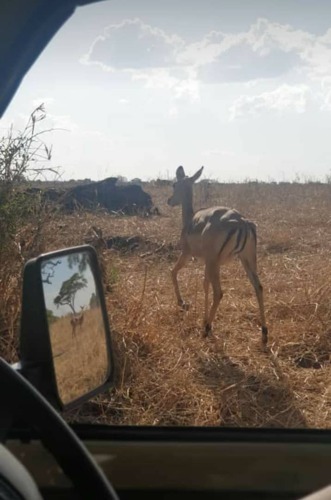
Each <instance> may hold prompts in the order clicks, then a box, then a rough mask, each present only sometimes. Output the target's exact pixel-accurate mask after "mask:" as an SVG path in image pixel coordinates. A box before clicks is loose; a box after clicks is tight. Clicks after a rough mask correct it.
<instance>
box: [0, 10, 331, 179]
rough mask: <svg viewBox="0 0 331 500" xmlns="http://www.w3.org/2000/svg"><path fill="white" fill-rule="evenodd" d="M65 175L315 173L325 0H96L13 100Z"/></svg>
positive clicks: (329, 41)
mask: <svg viewBox="0 0 331 500" xmlns="http://www.w3.org/2000/svg"><path fill="white" fill-rule="evenodd" d="M40 103H44V104H45V107H46V113H47V120H46V121H44V122H43V123H42V125H43V126H45V127H47V128H48V127H51V128H53V129H54V130H53V131H52V132H50V133H49V134H48V135H47V136H45V137H44V138H45V140H46V142H47V143H48V144H52V145H53V158H52V166H60V167H61V172H62V178H63V179H72V178H73V179H84V178H90V179H93V180H101V179H103V178H105V177H109V176H117V175H121V176H123V177H126V178H128V179H132V178H137V177H138V178H140V179H143V180H151V179H155V178H157V177H160V178H165V179H172V178H173V177H174V175H175V170H176V168H177V167H178V166H179V165H183V166H184V168H185V169H186V172H187V173H188V174H191V173H194V172H195V171H196V170H197V169H198V168H199V167H200V166H201V165H204V167H205V169H204V175H203V177H204V178H209V179H217V180H219V181H222V182H231V181H243V180H248V179H251V180H255V179H258V180H263V181H292V180H302V181H306V180H322V181H323V180H325V178H326V176H329V175H330V172H331V141H330V124H331V2H329V1H328V0H314V1H311V0H277V1H276V0H199V1H198V0H158V1H155V0H141V1H139V0H106V1H103V2H100V3H97V4H93V5H90V6H85V7H81V8H79V9H77V10H76V12H75V14H74V15H73V17H72V18H71V19H70V20H69V21H68V22H67V23H66V24H65V25H64V26H63V27H62V29H61V30H60V31H59V32H58V34H57V35H56V36H55V37H54V39H53V40H52V41H51V42H50V44H49V46H48V47H47V48H46V49H45V50H44V52H43V53H42V55H41V56H40V57H39V59H38V60H37V61H36V63H35V64H34V66H33V67H32V68H31V69H30V71H29V73H28V74H27V76H26V77H25V79H24V81H23V83H22V85H21V87H20V89H19V90H18V92H17V93H16V95H15V96H14V98H13V100H12V102H11V104H10V106H9V107H8V109H7V111H6V113H5V115H4V117H3V119H2V120H1V121H0V135H2V132H4V131H5V130H6V128H7V127H9V126H10V124H13V126H14V128H16V129H20V128H22V127H23V124H24V123H25V122H26V120H27V117H28V115H29V114H30V113H31V111H32V110H33V109H34V108H35V107H36V106H37V105H39V104H40Z"/></svg>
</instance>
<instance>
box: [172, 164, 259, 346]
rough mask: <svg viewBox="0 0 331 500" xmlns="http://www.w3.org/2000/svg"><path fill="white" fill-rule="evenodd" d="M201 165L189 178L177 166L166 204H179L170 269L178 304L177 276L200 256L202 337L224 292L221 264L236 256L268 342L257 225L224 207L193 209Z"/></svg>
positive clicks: (181, 168) (208, 329)
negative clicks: (179, 226) (174, 255)
mask: <svg viewBox="0 0 331 500" xmlns="http://www.w3.org/2000/svg"><path fill="white" fill-rule="evenodd" d="M202 170H203V167H201V168H200V170H198V171H197V172H196V173H195V174H194V175H193V176H192V177H187V176H186V175H185V172H184V168H183V167H182V166H180V167H178V168H177V171H176V178H177V181H176V182H175V183H174V185H173V190H174V191H173V195H172V196H171V197H170V198H169V200H168V205H170V206H172V207H174V206H176V205H181V206H182V232H181V237H180V244H181V250H182V251H181V254H180V256H179V259H178V260H177V262H176V264H175V266H174V268H173V269H172V272H171V274H172V281H173V285H174V288H175V293H176V298H177V302H178V305H179V306H181V307H182V308H183V309H187V308H188V306H187V305H186V304H185V303H184V301H183V299H182V297H181V294H180V291H179V287H178V280H177V275H178V272H179V270H180V269H182V267H184V266H185V264H186V263H187V261H188V260H189V259H190V258H191V257H198V258H201V259H202V260H203V261H204V263H205V276H204V291H205V312H204V336H207V335H208V334H209V333H210V332H211V329H212V322H213V320H214V317H215V314H216V311H217V308H218V306H219V303H220V301H221V299H222V296H223V292H222V289H221V283H220V266H222V265H224V264H226V263H227V262H228V261H229V260H230V259H232V258H233V257H235V256H238V257H239V259H240V260H241V263H242V265H243V267H244V269H245V271H246V273H247V276H248V278H249V280H250V282H251V283H252V285H253V287H254V289H255V293H256V297H257V301H258V304H259V309H260V316H261V326H262V343H263V344H266V343H267V341H268V329H267V326H266V321H265V314H264V304H263V288H262V285H261V283H260V280H259V277H258V274H257V262H256V243H257V239H256V226H255V224H254V223H253V222H251V221H249V220H247V219H245V218H244V217H243V216H242V215H241V214H240V213H239V212H237V210H234V209H230V208H226V207H211V208H204V209H201V210H198V211H197V212H194V211H193V184H194V182H195V181H196V180H197V179H199V177H200V176H201V174H202ZM210 285H211V286H212V290H213V302H212V305H211V307H210V309H209V301H208V293H209V287H210Z"/></svg>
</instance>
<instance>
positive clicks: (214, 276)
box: [204, 262, 223, 337]
mask: <svg viewBox="0 0 331 500" xmlns="http://www.w3.org/2000/svg"><path fill="white" fill-rule="evenodd" d="M205 272H206V275H207V278H208V279H209V282H210V283H211V286H212V289H213V303H212V305H211V308H210V312H209V316H208V319H207V320H206V323H205V331H204V337H206V336H207V335H208V334H209V333H210V331H211V325H212V322H213V320H214V318H215V314H216V311H217V308H218V306H219V303H220V302H221V300H222V297H223V292H222V289H221V282H220V276H219V265H218V264H217V263H214V262H211V263H208V264H206V270H205ZM205 299H206V297H205Z"/></svg>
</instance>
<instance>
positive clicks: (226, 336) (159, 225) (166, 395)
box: [0, 183, 331, 428]
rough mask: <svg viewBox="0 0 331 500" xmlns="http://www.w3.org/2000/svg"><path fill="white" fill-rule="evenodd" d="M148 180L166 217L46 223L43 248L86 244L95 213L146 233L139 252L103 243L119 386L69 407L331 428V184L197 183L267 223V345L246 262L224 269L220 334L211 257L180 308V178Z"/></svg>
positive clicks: (115, 231)
mask: <svg viewBox="0 0 331 500" xmlns="http://www.w3.org/2000/svg"><path fill="white" fill-rule="evenodd" d="M145 189H146V191H149V192H150V193H151V195H152V197H153V200H154V203H155V204H156V205H157V206H158V207H159V208H160V210H161V213H162V215H161V216H160V217H158V216H153V217H150V218H139V217H114V216H109V215H104V214H88V213H77V214H76V215H72V216H67V217H65V218H63V217H61V218H58V219H54V220H53V222H52V224H51V225H50V226H49V227H47V229H46V230H44V247H45V248H44V250H54V249H58V248H59V247H63V246H70V245H75V244H79V243H83V242H84V238H85V235H86V233H87V232H88V230H89V228H90V227H91V225H93V224H94V225H97V226H99V227H101V228H102V230H103V234H104V236H105V237H109V238H110V237H113V236H117V235H121V236H136V235H138V236H139V237H140V242H139V245H138V247H136V248H134V249H133V250H132V251H129V250H125V248H124V249H122V250H116V248H112V249H110V250H105V251H103V252H102V259H103V262H104V264H105V269H106V273H107V278H106V279H107V281H108V286H109V289H110V292H109V293H107V295H106V301H107V308H108V314H109V320H110V324H111V328H112V332H113V340H114V350H115V354H116V357H117V360H118V361H117V365H118V370H117V380H116V386H115V387H114V389H112V390H111V391H109V393H108V394H104V395H101V396H99V397H98V398H97V399H96V400H94V401H92V402H90V403H87V404H86V405H84V406H83V407H82V408H81V410H80V411H76V412H74V413H72V414H71V415H70V416H69V418H71V419H77V420H81V421H87V420H88V421H98V422H105V423H110V424H132V425H140V424H150V425H199V426H201V425H203V426H205V425H210V426H218V425H222V426H241V427H245V426H256V427H262V426H264V427H266V426H268V427H318V428H326V427H329V428H330V427H331V384H330V382H331V378H330V375H331V363H330V352H331V282H330V276H331V262H330V254H331V215H330V214H331V197H330V194H331V187H330V186H328V185H322V184H305V185H299V184H293V185H290V184H288V185H287V184H284V185H271V184H270V185H268V184H255V183H251V184H249V183H248V184H241V185H240V184H238V185H211V186H206V185H205V186H202V185H198V186H197V187H196V200H195V201H196V203H195V205H196V207H200V206H212V205H225V206H231V207H235V208H237V209H238V210H240V211H241V212H242V213H243V214H244V215H245V216H247V217H248V218H251V219H252V220H254V221H255V222H256V223H257V226H258V264H259V274H260V278H261V281H262V283H263V285H264V290H265V303H266V315H267V321H268V326H269V331H270V342H269V348H268V350H267V351H266V352H264V351H263V350H262V349H261V347H260V335H261V334H260V329H259V324H258V318H259V314H258V309H257V304H256V299H255V295H254V291H253V289H252V287H251V285H250V283H249V282H248V280H247V278H246V276H245V274H244V271H243V269H242V268H241V267H240V264H239V262H233V263H231V264H230V265H229V266H228V267H225V268H223V269H222V273H221V276H222V284H223V291H224V297H223V300H222V303H221V306H220V308H219V311H218V314H217V316H216V320H215V324H214V334H213V336H212V337H211V338H210V339H203V338H202V337H201V333H202V328H201V327H202V308H203V286H202V276H203V268H202V265H201V264H200V263H197V262H192V263H190V264H189V265H188V266H187V268H186V269H184V270H183V271H182V272H181V273H180V275H179V280H180V286H181V289H182V291H183V297H185V299H186V300H187V301H189V302H190V304H191V308H190V310H189V311H188V312H184V313H183V312H180V311H179V310H178V309H177V307H176V303H175V297H174V292H173V288H172V283H171V280H170V274H169V271H170V268H171V266H172V265H173V263H174V261H175V259H176V257H177V255H178V250H177V241H178V237H179V232H180V222H181V217H180V213H179V210H177V209H171V208H170V207H167V205H166V200H167V197H168V196H169V195H170V191H171V189H170V188H167V187H153V186H151V185H146V186H145ZM73 228H75V231H73ZM0 286H1V285H0ZM15 300H18V294H17V293H16V295H15ZM77 364H79V361H77Z"/></svg>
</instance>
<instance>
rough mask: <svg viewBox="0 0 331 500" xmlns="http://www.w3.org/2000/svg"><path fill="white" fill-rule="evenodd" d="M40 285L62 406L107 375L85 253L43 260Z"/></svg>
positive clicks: (99, 314) (102, 333)
mask: <svg viewBox="0 0 331 500" xmlns="http://www.w3.org/2000/svg"><path fill="white" fill-rule="evenodd" d="M41 280H42V284H43V291H44V298H45V305H46V313H47V321H48V327H49V334H50V340H51V346H52V354H53V361H54V369H55V375H56V381H57V387H58V393H59V396H60V399H61V400H62V403H63V404H68V403H70V402H71V401H73V400H75V399H77V398H79V397H80V396H82V395H84V394H86V393H87V392H89V391H92V390H93V389H95V388H96V387H99V386H100V385H102V384H103V383H104V382H105V381H106V379H107V375H108V363H109V360H108V353H107V343H106V331H105V325H104V320H103V315H102V309H101V306H100V301H99V293H98V289H97V286H96V282H95V279H94V276H93V270H92V265H91V262H90V254H89V252H87V251H83V252H77V253H70V254H68V255H64V256H60V257H56V258H54V257H53V258H51V259H45V260H43V261H42V263H41Z"/></svg>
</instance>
